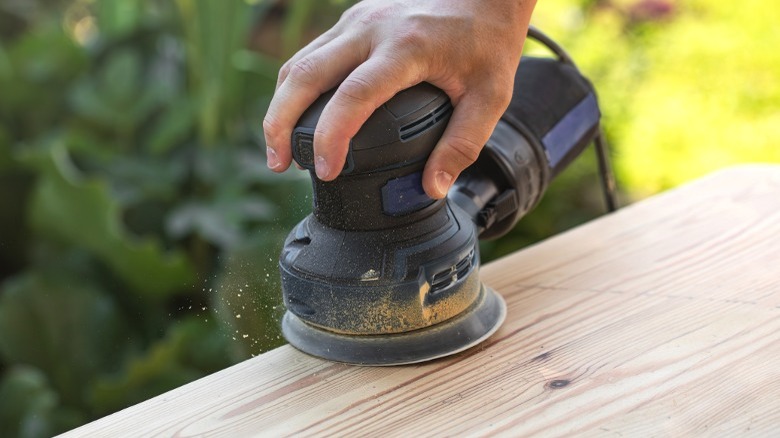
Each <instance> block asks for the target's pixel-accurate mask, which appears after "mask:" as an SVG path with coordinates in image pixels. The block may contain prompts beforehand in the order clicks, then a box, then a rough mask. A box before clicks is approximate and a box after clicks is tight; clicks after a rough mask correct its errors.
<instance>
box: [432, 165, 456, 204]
mask: <svg viewBox="0 0 780 438" xmlns="http://www.w3.org/2000/svg"><path fill="white" fill-rule="evenodd" d="M434 180H435V182H436V191H437V192H438V193H439V196H440V197H442V198H443V197H445V196H447V192H448V191H449V190H450V185H452V175H450V174H449V173H447V172H445V171H443V170H440V171H438V172H436V178H434Z"/></svg>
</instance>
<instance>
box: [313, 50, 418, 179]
mask: <svg viewBox="0 0 780 438" xmlns="http://www.w3.org/2000/svg"><path fill="white" fill-rule="evenodd" d="M421 75H422V72H421V71H420V70H419V67H418V66H417V65H416V64H415V63H400V62H398V60H397V59H395V57H392V56H385V55H383V54H381V53H379V54H374V55H372V57H371V58H369V59H368V60H367V61H366V62H365V63H363V64H361V65H360V66H359V67H357V68H356V69H355V70H354V71H353V72H352V74H350V75H349V76H348V77H347V78H346V79H345V80H344V82H342V83H341V85H339V88H338V89H337V91H336V94H334V95H333V97H332V98H331V100H330V101H329V102H328V104H327V105H326V106H325V108H324V109H323V111H322V115H321V116H320V120H319V122H318V123H317V129H316V131H315V133H314V164H315V170H316V173H317V177H318V178H320V179H321V180H323V181H330V180H332V179H334V178H336V177H337V176H338V175H339V173H341V169H342V168H343V167H344V161H345V158H346V155H347V151H348V149H349V141H350V139H351V138H352V137H354V136H355V134H357V132H358V131H359V130H360V127H361V126H363V123H365V121H366V120H367V119H368V118H369V117H370V116H371V114H372V113H373V112H374V111H375V110H376V109H377V108H378V107H379V106H380V105H382V104H383V103H385V102H387V101H388V100H390V98H391V97H393V96H394V95H395V94H396V93H398V92H399V91H401V90H403V89H406V88H409V87H411V86H412V85H415V84H417V83H419V82H420V81H421V79H420V78H421Z"/></svg>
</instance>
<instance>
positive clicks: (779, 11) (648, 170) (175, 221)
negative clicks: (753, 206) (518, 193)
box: [0, 0, 780, 437]
mask: <svg viewBox="0 0 780 438" xmlns="http://www.w3.org/2000/svg"><path fill="white" fill-rule="evenodd" d="M349 3H350V2H327V1H316V0H290V1H287V2H268V1H254V2H249V3H248V2H243V1H239V0H225V1H208V0H177V1H174V0H152V1H145V2H139V1H137V0H94V1H89V0H5V1H4V2H3V3H2V4H0V436H25V437H36V436H46V435H50V434H52V433H55V432H59V431H63V430H66V429H69V428H72V427H74V426H76V425H78V424H81V423H83V422H85V421H89V420H92V419H95V418H97V417H100V416H102V415H105V414H108V413H110V412H113V411H116V410H118V409H120V408H122V407H125V406H127V405H129V404H132V403H136V402H139V401H141V400H145V399H147V398H149V397H152V396H154V395H156V394H159V393H161V392H163V391H165V390H168V389H171V388H173V387H176V386H178V385H181V384H183V383H185V382H188V381H190V380H193V379H196V378H198V377H201V376H203V375H205V374H208V373H210V372H214V371H216V370H219V369H221V368H224V367H226V366H228V365H230V364H232V363H235V362H237V361H240V360H243V359H245V358H248V357H250V356H251V355H255V354H258V353H261V352H262V351H266V350H267V349H269V348H273V347H275V346H278V345H281V344H282V343H283V340H282V339H281V338H280V336H279V333H278V319H279V316H280V315H281V313H282V310H283V309H282V308H281V306H280V301H281V300H280V296H279V295H280V293H279V284H278V274H277V270H276V269H277V268H276V259H277V256H278V252H279V247H280V244H281V241H282V239H283V238H284V236H285V235H286V233H287V232H288V230H289V229H290V228H291V227H292V225H293V224H294V223H296V222H297V221H298V220H300V219H301V218H302V217H303V216H304V215H305V214H306V213H307V212H308V211H309V203H310V195H309V189H308V185H307V182H306V177H305V176H304V175H302V174H301V173H300V172H294V171H293V172H288V173H287V174H285V175H282V176H280V175H272V174H271V173H270V172H268V171H267V170H266V169H265V165H264V156H263V153H262V150H263V148H262V140H261V139H262V132H261V131H260V124H261V120H262V116H263V113H264V111H265V108H266V106H267V104H268V101H269V99H270V96H271V94H272V91H273V86H274V83H275V76H276V72H277V70H278V68H279V67H280V65H281V63H282V61H283V60H284V59H286V56H289V55H290V54H291V53H293V52H294V51H295V50H296V49H297V48H298V47H300V46H301V45H302V44H304V43H305V41H306V40H307V39H309V38H311V37H313V36H315V35H317V34H318V33H319V32H321V31H323V30H324V29H326V28H327V27H328V26H330V25H331V24H332V23H333V22H335V20H336V19H337V18H338V16H339V14H340V11H342V10H343V9H344V8H345V7H347V6H348V4H349ZM778 16H780V3H778V2H774V1H770V0H766V1H762V0H745V1H742V2H720V1H714V0H713V1H705V0H690V1H677V2H675V1H671V0H664V1H662V0H653V1H650V0H645V1H628V0H620V1H617V0H616V1H590V0H539V5H538V6H537V10H536V12H535V15H534V23H535V24H536V25H538V26H539V27H541V28H542V29H544V30H545V31H547V32H548V33H549V34H551V35H552V36H553V37H555V38H556V39H558V40H559V41H560V42H561V43H562V44H563V45H564V46H565V47H567V48H568V49H569V50H570V52H571V53H572V55H573V56H574V58H575V59H576V60H577V62H578V64H579V65H580V67H581V68H582V70H583V71H584V72H585V74H586V75H587V76H589V77H590V78H591V79H592V80H593V82H594V83H595V85H596V88H597V90H598V92H599V96H600V101H601V105H602V109H603V112H604V127H605V130H606V132H607V135H608V138H609V141H610V143H611V145H612V152H613V162H614V165H615V169H616V173H617V175H618V181H619V184H620V187H621V189H622V194H621V195H622V199H623V201H624V202H631V201H633V200H636V199H639V198H642V197H645V196H648V195H650V194H653V193H656V192H658V191H660V190H663V189H667V188H670V187H673V186H675V185H678V184H680V183H683V182H685V181H688V180H690V179H692V178H695V177H698V176H701V175H704V174H706V173H708V172H710V171H713V170H716V169H719V168H722V167H725V166H728V165H731V164H735V163H740V162H754V161H764V162H766V161H769V162H780V152H778V148H777V147H776V145H775V142H776V141H777V140H778V139H780V111H779V110H780V80H778V79H780V50H778V49H777V48H778V47H780V27H779V26H777V24H776V18H777V17H778ZM454 43H457V42H454ZM528 50H529V51H531V52H534V53H537V52H538V53H541V49H540V48H539V47H538V46H534V45H531V44H529V46H528ZM602 212H603V206H602V202H601V198H600V192H599V186H598V180H597V178H596V173H595V160H594V158H593V155H592V153H591V152H587V153H586V154H585V156H584V157H583V158H581V159H580V160H578V161H577V162H576V163H575V164H574V165H573V166H572V168H571V169H569V170H567V171H566V172H565V173H564V174H563V175H562V176H561V177H560V179H559V180H558V181H556V182H555V183H554V184H553V185H552V186H551V188H550V190H549V192H548V195H547V197H546V199H545V200H544V201H543V202H542V204H541V205H540V206H539V207H538V208H537V210H536V211H535V212H534V213H532V214H530V215H529V216H528V217H526V218H524V219H523V220H522V221H521V223H520V224H519V225H518V227H517V229H516V230H514V231H513V232H512V233H511V234H510V235H508V236H505V237H504V238H502V239H501V240H499V241H497V242H490V243H486V244H485V245H484V246H483V255H484V258H485V259H491V258H495V257H497V256H499V255H501V254H505V253H508V252H510V251H514V250H517V249H518V248H521V247H522V246H524V245H527V244H530V243H532V242H535V241H538V240H539V239H542V238H544V237H547V236H550V235H552V234H555V233H557V232H560V231H562V230H564V229H566V228H569V227H571V226H574V225H576V224H578V223H581V222H583V221H586V220H588V219H591V218H593V217H595V216H598V215H599V214H601V213H602Z"/></svg>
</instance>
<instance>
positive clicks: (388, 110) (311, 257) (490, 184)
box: [279, 28, 612, 365]
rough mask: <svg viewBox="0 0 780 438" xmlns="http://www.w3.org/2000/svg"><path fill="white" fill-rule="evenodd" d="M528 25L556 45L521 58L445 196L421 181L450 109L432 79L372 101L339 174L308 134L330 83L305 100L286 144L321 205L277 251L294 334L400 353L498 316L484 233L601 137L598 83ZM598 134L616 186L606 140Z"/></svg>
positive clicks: (358, 352)
mask: <svg viewBox="0 0 780 438" xmlns="http://www.w3.org/2000/svg"><path fill="white" fill-rule="evenodd" d="M529 37H531V38H534V39H536V40H538V41H541V42H542V43H543V44H545V45H547V47H549V48H550V49H551V50H552V51H553V52H554V53H555V54H557V59H552V58H534V57H527V56H525V57H523V58H522V60H521V62H520V65H519V67H518V70H517V74H516V77H515V84H514V95H513V97H512V101H511V103H510V105H509V107H508V109H507V110H506V112H505V113H504V115H503V116H502V118H501V120H500V121H499V122H498V125H497V126H496V127H495V130H494V131H493V133H492V135H491V137H490V139H489V140H488V142H487V144H486V145H485V147H484V148H483V150H482V152H481V153H480V155H479V158H478V159H477V161H476V162H475V163H474V164H473V165H472V166H470V167H469V168H467V169H466V170H465V171H464V172H463V173H462V174H461V175H460V176H459V177H458V179H457V180H456V181H455V183H454V185H453V187H452V188H451V189H450V191H449V193H448V195H447V197H446V199H442V200H434V199H431V198H429V197H428V196H427V195H426V194H425V192H424V191H423V188H422V172H423V168H424V166H425V162H426V160H427V158H428V156H429V155H430V153H431V151H432V150H433V148H434V147H435V146H436V143H437V141H438V140H439V138H440V137H441V136H442V133H443V132H444V129H445V127H446V126H447V122H448V121H449V119H450V115H451V114H452V110H453V106H452V104H451V103H450V100H449V98H448V97H447V95H446V94H445V93H444V92H442V91H441V90H439V89H438V88H436V87H434V86H432V85H430V84H427V83H421V84H419V85H416V86H414V87H411V88H409V89H406V90H404V91H401V92H399V93H398V94H396V95H395V96H394V97H393V98H392V99H390V100H389V101H388V102H387V103H385V104H384V105H382V106H381V107H380V108H378V109H377V110H376V111H375V112H374V113H373V114H372V115H371V117H370V118H369V119H368V120H367V121H366V122H365V124H364V125H363V126H362V128H361V129H360V131H359V132H358V133H357V134H356V135H355V136H354V138H353V139H352V140H351V143H350V147H349V152H348V154H347V158H346V163H345V165H344V168H343V170H342V172H341V174H340V175H339V176H338V177H337V178H336V179H335V180H334V181H331V182H324V181H321V180H319V179H318V178H317V177H316V175H315V173H314V153H313V142H314V129H315V127H316V125H317V121H318V120H319V116H320V114H321V112H322V110H323V108H324V107H325V104H326V103H327V102H328V101H329V99H330V98H331V97H332V96H333V93H334V92H333V91H331V92H329V93H325V94H324V95H322V96H321V97H320V98H319V99H318V100H317V101H316V102H314V104H312V106H311V107H309V108H308V110H307V111H306V112H304V114H303V115H302V116H301V118H300V120H299V121H298V123H297V125H296V127H295V129H294V131H293V135H292V152H293V157H294V159H295V161H296V162H297V163H298V164H299V165H300V166H302V167H303V168H306V169H309V171H310V175H311V180H312V186H313V213H312V214H310V215H309V216H307V217H306V218H305V219H304V220H303V221H301V222H300V223H299V224H298V225H297V226H296V227H295V228H294V229H293V230H292V231H291V232H290V234H289V236H288V237H287V239H286V241H285V243H284V247H283V249H282V253H281V256H280V259H279V268H280V272H281V280H282V292H283V297H284V304H285V306H286V308H287V311H286V313H285V315H284V317H283V320H282V333H283V335H284V337H285V338H286V339H287V340H288V341H289V342H290V344H292V345H293V346H295V347H296V348H298V349H300V350H302V351H304V352H306V353H309V354H311V355H314V356H319V357H322V358H325V359H329V360H333V361H338V362H346V363H350V364H358V365H398V364H409V363H416V362H422V361H427V360H431V359H435V358H439V357H443V356H447V355H451V354H454V353H457V352H460V351H463V350H465V349H468V348H470V347H472V346H474V345H476V344H478V343H480V342H481V341H483V340H485V339H487V338H488V337H489V336H490V335H491V334H493V333H494V332H495V331H496V330H497V329H498V327H499V326H500V325H501V323H502V322H503V320H504V318H505V316H506V304H505V303H504V300H503V299H502V298H501V296H500V295H499V294H497V293H496V292H495V291H493V290H492V289H490V288H489V287H487V286H486V285H484V284H482V282H480V280H479V246H478V239H479V238H485V239H491V238H497V237H500V236H501V235H503V234H505V233H506V232H508V231H509V230H511V229H512V227H513V226H514V225H515V223H516V222H517V221H518V220H519V219H520V218H521V217H522V216H523V215H524V214H525V213H527V212H528V211H529V210H531V209H532V208H533V207H534V206H535V205H536V204H537V203H538V202H539V200H540V199H541V197H542V195H543V193H544V192H545V189H546V188H547V186H548V184H549V183H550V181H551V180H552V179H553V178H554V177H555V176H556V175H557V174H558V173H559V172H560V171H561V170H562V169H564V168H565V167H566V166H567V165H568V164H569V163H570V162H571V161H572V160H573V159H574V158H575V157H576V156H577V155H579V154H580V152H581V151H582V150H583V149H584V148H585V147H586V146H587V145H588V144H589V143H590V142H591V141H592V140H600V129H599V119H600V111H599V107H598V104H597V101H596V96H595V94H594V90H593V87H592V86H591V84H590V83H589V82H588V80H586V79H585V78H584V77H583V76H582V75H581V74H580V73H579V71H578V70H577V68H576V67H575V66H574V64H573V63H572V62H571V59H570V58H569V57H568V56H567V55H566V53H565V52H563V50H561V49H560V47H559V46H558V45H557V44H555V43H554V42H553V41H551V40H550V39H549V38H547V37H546V36H545V35H544V34H542V33H541V32H539V31H538V30H536V29H534V28H531V30H530V31H529ZM596 145H597V148H598V151H599V153H600V155H599V156H600V160H599V162H600V163H601V164H602V169H601V170H602V176H605V178H604V181H605V184H606V187H609V188H611V186H612V184H611V182H610V181H611V177H610V176H609V172H608V166H607V165H606V152H605V150H604V145H603V142H601V141H597V143H596Z"/></svg>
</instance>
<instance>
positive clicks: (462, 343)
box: [282, 285, 506, 366]
mask: <svg viewBox="0 0 780 438" xmlns="http://www.w3.org/2000/svg"><path fill="white" fill-rule="evenodd" d="M505 318H506V302H504V299H503V298H502V297H501V295H499V294H497V293H496V292H495V291H494V290H493V289H491V288H489V287H486V286H485V285H482V286H481V290H480V294H479V296H478V298H477V299H476V300H475V301H474V303H473V304H472V305H471V306H470V307H469V308H467V309H466V310H464V311H463V312H462V313H461V314H459V315H457V316H455V317H453V318H450V319H448V320H446V321H444V322H442V323H439V324H436V325H433V326H430V327H427V328H423V329H419V330H413V331H409V332H405V333H397V334H390V335H344V334H340V333H335V332H332V331H329V330H325V329H322V328H318V327H316V326H313V325H311V324H307V323H306V322H304V321H303V320H302V319H300V318H298V317H297V316H295V315H293V314H292V313H290V312H289V311H288V312H286V313H285V314H284V318H283V319H282V333H283V334H284V337H285V338H286V339H287V340H288V341H289V342H290V344H292V345H293V346H295V347H296V348H298V349H299V350H302V351H303V352H305V353H308V354H311V355H313V356H318V357H321V358H324V359H328V360H332V361H336V362H344V363H349V364H354V365H364V366H389V365H406V364H413V363H418V362H425V361H429V360H433V359H437V358H440V357H444V356H449V355H452V354H455V353H459V352H461V351H464V350H467V349H469V348H471V347H473V346H475V345H477V344H479V343H480V342H482V341H484V340H486V339H487V338H489V337H490V336H491V335H492V334H493V333H495V332H496V330H498V328H499V327H500V326H501V324H502V323H503V322H504V319H505Z"/></svg>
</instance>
